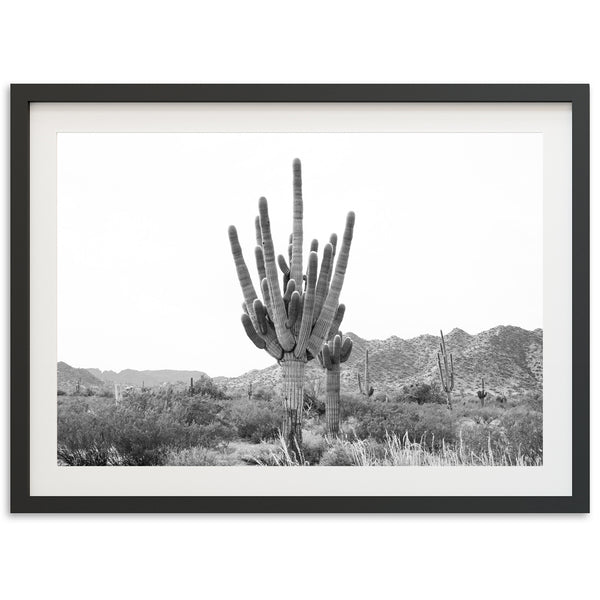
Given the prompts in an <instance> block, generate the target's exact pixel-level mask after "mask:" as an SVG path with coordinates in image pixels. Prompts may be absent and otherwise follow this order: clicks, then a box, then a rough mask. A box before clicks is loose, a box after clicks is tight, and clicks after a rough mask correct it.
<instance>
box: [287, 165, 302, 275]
mask: <svg viewBox="0 0 600 600" xmlns="http://www.w3.org/2000/svg"><path fill="white" fill-rule="evenodd" d="M292 170H293V179H294V209H293V226H292V260H291V264H290V270H291V278H292V279H295V280H296V281H298V282H300V281H302V241H303V230H302V218H303V213H304V207H303V203H302V165H301V164H300V160H299V159H297V158H295V159H294V163H293V166H292Z"/></svg>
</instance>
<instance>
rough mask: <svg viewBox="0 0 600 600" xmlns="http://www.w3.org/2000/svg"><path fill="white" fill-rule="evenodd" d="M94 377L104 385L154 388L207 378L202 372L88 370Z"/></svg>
mask: <svg viewBox="0 0 600 600" xmlns="http://www.w3.org/2000/svg"><path fill="white" fill-rule="evenodd" d="M87 371H88V372H89V373H91V374H92V375H93V376H94V377H96V378H98V379H99V380H101V381H102V382H104V383H122V384H125V385H135V386H140V387H141V386H142V384H143V385H145V386H146V387H154V386H157V385H162V384H163V383H179V382H184V383H189V381H190V378H191V377H193V378H194V380H197V379H200V378H201V377H206V373H203V372H202V371H176V370H172V369H163V370H158V371H150V370H148V371H136V370H134V369H125V370H124V371H119V372H118V373H117V372H115V371H101V370H100V369H93V368H92V369H87Z"/></svg>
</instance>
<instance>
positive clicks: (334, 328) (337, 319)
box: [327, 304, 346, 339]
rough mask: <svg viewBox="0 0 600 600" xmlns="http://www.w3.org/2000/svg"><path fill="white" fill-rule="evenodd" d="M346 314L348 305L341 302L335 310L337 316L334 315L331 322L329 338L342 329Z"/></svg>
mask: <svg viewBox="0 0 600 600" xmlns="http://www.w3.org/2000/svg"><path fill="white" fill-rule="evenodd" d="M345 314H346V305H345V304H340V305H339V306H338V307H337V310H336V311H335V316H334V317H333V322H332V323H331V327H330V328H329V331H328V333H327V339H330V338H332V337H333V336H334V335H335V334H336V333H337V332H338V331H339V329H340V325H341V324H342V321H343V320H344V315H345Z"/></svg>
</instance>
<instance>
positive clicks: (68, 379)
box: [56, 362, 102, 392]
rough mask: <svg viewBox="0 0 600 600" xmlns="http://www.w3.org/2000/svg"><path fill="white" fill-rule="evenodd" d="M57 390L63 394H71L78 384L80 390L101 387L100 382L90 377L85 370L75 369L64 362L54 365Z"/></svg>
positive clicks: (92, 376)
mask: <svg viewBox="0 0 600 600" xmlns="http://www.w3.org/2000/svg"><path fill="white" fill-rule="evenodd" d="M56 374H57V379H58V381H57V388H58V389H59V390H62V391H64V392H72V391H74V390H75V388H76V387H77V385H78V384H79V386H80V388H83V389H87V388H96V387H101V386H102V381H101V380H100V379H98V378H97V377H95V376H94V375H92V374H91V373H90V372H89V371H88V370H87V369H76V368H74V367H72V366H71V365H68V364H67V363H66V362H59V363H57V364H56Z"/></svg>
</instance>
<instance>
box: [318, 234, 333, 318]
mask: <svg viewBox="0 0 600 600" xmlns="http://www.w3.org/2000/svg"><path fill="white" fill-rule="evenodd" d="M332 265H333V246H332V245H331V244H325V247H324V248H323V258H322V260H321V272H320V273H319V279H318V281H317V291H316V296H315V308H314V310H313V325H314V324H315V323H316V322H317V319H318V318H319V315H320V314H321V309H322V308H323V304H324V303H325V298H326V297H327V291H328V289H329V281H330V277H331V268H332Z"/></svg>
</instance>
